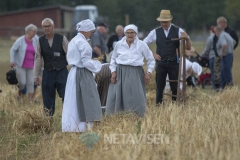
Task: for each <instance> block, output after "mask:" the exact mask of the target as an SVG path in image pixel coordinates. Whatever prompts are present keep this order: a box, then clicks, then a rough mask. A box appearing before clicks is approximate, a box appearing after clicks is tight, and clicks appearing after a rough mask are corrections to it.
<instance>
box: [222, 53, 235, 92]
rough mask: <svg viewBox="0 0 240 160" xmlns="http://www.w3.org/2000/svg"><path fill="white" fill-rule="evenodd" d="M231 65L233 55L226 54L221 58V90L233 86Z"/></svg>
mask: <svg viewBox="0 0 240 160" xmlns="http://www.w3.org/2000/svg"><path fill="white" fill-rule="evenodd" d="M232 64H233V53H230V54H227V55H226V56H223V58H222V66H221V82H220V85H221V88H224V87H225V86H226V85H227V86H232V85H233V79H232Z"/></svg>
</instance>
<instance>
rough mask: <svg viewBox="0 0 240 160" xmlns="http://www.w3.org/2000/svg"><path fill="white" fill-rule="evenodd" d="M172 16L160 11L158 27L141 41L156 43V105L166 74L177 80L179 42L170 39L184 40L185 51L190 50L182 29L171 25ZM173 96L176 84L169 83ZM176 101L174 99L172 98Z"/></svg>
mask: <svg viewBox="0 0 240 160" xmlns="http://www.w3.org/2000/svg"><path fill="white" fill-rule="evenodd" d="M172 18H173V16H172V15H171V12H170V10H162V11H161V12H160V16H159V17H158V18H157V21H160V27H159V28H157V29H154V30H152V31H151V32H150V33H149V34H148V36H147V37H146V38H145V39H144V40H143V41H144V42H146V43H147V44H149V43H152V42H156V45H157V50H156V53H155V54H154V57H155V59H156V84H157V91H156V104H159V103H160V104H161V103H162V98H163V90H164V88H165V85H166V77H167V74H168V76H169V79H170V80H177V79H178V68H179V57H180V55H179V53H180V52H179V47H180V41H172V40H171V39H172V38H181V37H183V38H185V39H186V43H185V49H188V50H190V49H191V42H190V39H189V37H188V35H187V33H186V32H184V31H183V29H181V28H179V27H177V26H175V25H173V24H171V22H172ZM170 86H171V90H172V94H173V95H177V83H176V82H170ZM172 100H176V97H172Z"/></svg>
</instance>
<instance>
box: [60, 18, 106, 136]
mask: <svg viewBox="0 0 240 160" xmlns="http://www.w3.org/2000/svg"><path fill="white" fill-rule="evenodd" d="M76 30H77V31H78V34H77V35H76V36H75V37H74V38H73V39H72V40H71V41H70V42H69V44H68V51H67V61H68V64H69V65H70V66H72V68H71V70H70V72H69V74H68V79H67V84H66V90H65V98H64V104H63V111H62V131H63V132H83V131H85V130H86V128H87V126H88V127H90V128H91V127H92V125H93V123H92V122H93V121H100V119H101V116H102V112H101V104H100V100H99V95H98V91H97V88H96V83H95V81H94V77H93V74H92V73H97V72H99V71H100V70H101V67H102V65H101V63H100V62H99V61H98V60H92V48H91V46H90V45H89V43H88V40H89V38H90V36H91V35H92V34H93V33H94V31H95V25H94V23H93V22H92V21H91V20H89V19H87V20H83V21H81V22H79V23H78V24H77V28H76Z"/></svg>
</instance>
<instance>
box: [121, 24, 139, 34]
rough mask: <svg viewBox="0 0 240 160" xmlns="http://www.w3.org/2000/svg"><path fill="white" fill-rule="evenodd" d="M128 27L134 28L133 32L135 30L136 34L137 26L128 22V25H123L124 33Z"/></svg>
mask: <svg viewBox="0 0 240 160" xmlns="http://www.w3.org/2000/svg"><path fill="white" fill-rule="evenodd" d="M129 29H132V30H134V32H136V33H137V34H138V28H137V26H135V25H134V24H129V25H127V26H125V27H124V33H126V32H127V30H129Z"/></svg>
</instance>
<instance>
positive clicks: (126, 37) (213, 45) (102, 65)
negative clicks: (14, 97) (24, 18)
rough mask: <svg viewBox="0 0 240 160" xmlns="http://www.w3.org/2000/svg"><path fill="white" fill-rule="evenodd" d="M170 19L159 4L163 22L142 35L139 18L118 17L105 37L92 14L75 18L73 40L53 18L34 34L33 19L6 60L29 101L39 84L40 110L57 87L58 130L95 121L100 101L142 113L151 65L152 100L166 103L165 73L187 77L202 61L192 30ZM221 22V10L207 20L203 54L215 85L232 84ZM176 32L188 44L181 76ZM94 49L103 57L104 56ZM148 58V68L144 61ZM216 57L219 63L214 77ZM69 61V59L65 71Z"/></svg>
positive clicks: (51, 106)
mask: <svg viewBox="0 0 240 160" xmlns="http://www.w3.org/2000/svg"><path fill="white" fill-rule="evenodd" d="M172 19H173V16H172V15H171V12H170V11H169V10H162V11H161V12H160V15H159V17H158V18H157V21H159V22H160V27H159V28H157V29H154V30H152V31H151V32H150V33H149V34H148V35H147V37H146V38H145V39H143V40H140V39H139V38H138V27H137V26H136V25H134V24H130V25H127V26H125V27H123V26H122V25H118V26H117V27H116V30H115V31H116V34H114V35H112V36H110V38H109V40H108V42H107V43H105V40H104V36H105V35H106V33H107V31H108V26H107V25H106V24H105V23H99V24H97V26H96V27H95V24H94V23H93V22H92V21H91V20H89V19H86V20H83V21H81V22H79V23H78V24H77V25H76V30H77V32H78V33H77V35H76V36H75V37H74V38H73V39H72V40H71V41H70V42H68V40H67V38H66V37H65V36H63V35H61V34H58V33H55V31H54V22H53V21H52V20H51V19H50V18H45V19H44V20H43V21H42V23H41V25H42V28H43V31H44V35H43V36H41V37H40V38H35V35H36V32H37V27H36V26H35V25H33V24H30V25H28V26H27V27H26V29H25V31H26V34H25V35H24V36H22V37H20V38H19V39H17V41H16V42H15V43H14V45H13V46H12V48H11V51H10V59H11V64H10V66H11V67H15V68H16V72H17V77H18V80H19V92H18V96H19V97H21V96H22V91H23V89H24V86H25V85H26V86H27V92H28V97H29V102H31V101H33V96H32V95H33V92H34V84H35V85H40V84H41V87H42V98H43V105H44V111H45V113H46V115H48V116H53V115H54V112H55V98H56V92H57V93H58V95H59V97H60V98H61V99H62V102H63V109H62V131H63V132H83V131H85V130H86V129H87V128H92V127H93V124H94V123H93V122H94V121H100V120H101V117H102V114H103V113H102V109H103V108H104V110H105V114H107V115H109V114H116V113H118V112H133V113H136V114H137V115H139V116H140V117H142V116H144V114H145V112H146V105H147V100H146V85H147V84H148V83H149V81H150V78H151V73H152V71H153V70H154V67H155V71H156V105H157V106H159V104H162V103H163V92H164V88H165V85H166V78H167V76H168V77H169V79H170V80H178V76H181V78H180V79H184V78H188V77H193V76H199V75H200V74H201V72H202V67H201V66H200V65H199V64H198V63H197V62H195V61H194V60H193V58H192V53H193V51H194V48H193V47H192V46H191V41H190V37H189V36H188V34H187V33H186V32H185V31H184V30H183V29H182V28H180V27H178V26H176V25H173V24H172ZM226 22H227V21H226V19H225V18H224V17H220V18H218V20H217V23H218V25H217V26H216V27H212V28H211V35H210V37H209V39H208V40H207V46H206V48H205V50H204V51H203V53H202V56H204V55H205V54H208V55H209V61H210V69H211V72H213V71H214V74H212V82H214V83H213V84H214V88H217V87H222V88H224V87H225V86H232V85H233V80H232V73H231V68H232V63H233V50H234V48H236V46H237V44H238V38H237V36H236V33H235V32H234V31H233V30H232V29H230V28H229V27H228V26H227V25H226V24H227V23H226ZM224 30H225V31H224ZM173 38H184V39H185V42H186V43H185V48H186V50H189V53H187V57H188V58H187V59H186V74H185V75H186V77H183V73H180V75H178V74H179V73H178V72H179V67H180V66H179V61H180V59H179V57H180V55H179V54H180V44H181V42H180V41H179V40H177V41H172V39H173ZM88 41H89V42H88ZM152 42H155V43H156V46H157V48H156V52H155V53H152V51H151V50H150V48H149V46H148V44H150V43H152ZM108 53H110V54H108ZM99 57H103V58H101V61H100V59H98V58H99ZM218 58H219V59H220V60H219V59H218ZM145 60H146V62H147V69H146V71H144V69H143V65H144V62H145ZM217 63H218V65H219V66H221V67H220V69H219V72H220V81H219V80H218V83H217V78H216V76H215V75H217V73H216V72H215V71H216V67H215V65H216V64H217ZM219 63H221V65H220V64H219ZM67 65H69V66H70V67H71V69H70V71H69V73H68V69H67ZM42 68H43V69H42ZM190 79H191V78H190ZM218 84H219V86H218ZM180 85H181V86H182V84H180ZM181 86H180V88H181ZM170 88H171V91H172V94H173V96H172V100H173V101H176V96H174V95H177V88H178V84H177V83H176V82H172V81H171V82H170Z"/></svg>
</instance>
